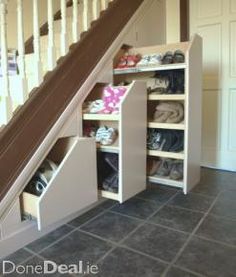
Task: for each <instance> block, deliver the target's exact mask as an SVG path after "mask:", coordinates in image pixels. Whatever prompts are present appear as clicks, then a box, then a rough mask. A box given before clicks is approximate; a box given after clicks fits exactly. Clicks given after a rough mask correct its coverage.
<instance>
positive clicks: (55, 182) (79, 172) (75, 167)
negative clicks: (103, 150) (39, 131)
mask: <svg viewBox="0 0 236 277" xmlns="http://www.w3.org/2000/svg"><path fill="white" fill-rule="evenodd" d="M85 157H86V158H85ZM47 159H50V160H52V161H53V162H54V163H55V164H57V165H58V168H57V169H56V171H55V172H54V174H53V177H52V178H51V180H50V181H49V183H48V184H47V187H46V189H45V190H44V191H43V193H42V194H41V195H40V196H36V195H34V194H32V193H30V192H26V191H25V192H23V194H22V197H21V206H22V211H23V212H24V213H27V214H30V215H32V216H33V217H35V218H36V219H37V222H38V228H39V230H41V229H42V228H44V227H46V226H48V225H50V224H53V223H55V222H57V221H59V220H61V219H63V218H65V217H67V216H69V215H71V214H73V213H75V212H78V211H79V210H82V209H84V208H85V207H86V206H89V205H91V204H92V203H94V202H96V201H97V186H96V146H95V142H94V139H91V138H78V137H69V138H61V139H59V140H58V141H57V142H56V144H55V145H54V147H53V148H52V150H51V151H50V153H49V154H48V156H47Z"/></svg>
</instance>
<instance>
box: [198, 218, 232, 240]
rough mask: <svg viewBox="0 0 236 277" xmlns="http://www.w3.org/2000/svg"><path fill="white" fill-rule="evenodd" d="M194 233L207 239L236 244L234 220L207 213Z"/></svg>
mask: <svg viewBox="0 0 236 277" xmlns="http://www.w3.org/2000/svg"><path fill="white" fill-rule="evenodd" d="M196 234H197V235H199V236H202V237H205V238H208V239H214V240H218V241H222V242H225V243H228V244H231V245H236V220H228V219H224V218H222V217H217V216H213V215H208V216H207V217H206V218H205V220H204V221H203V223H202V224H201V226H200V227H199V229H198V231H197V233H196Z"/></svg>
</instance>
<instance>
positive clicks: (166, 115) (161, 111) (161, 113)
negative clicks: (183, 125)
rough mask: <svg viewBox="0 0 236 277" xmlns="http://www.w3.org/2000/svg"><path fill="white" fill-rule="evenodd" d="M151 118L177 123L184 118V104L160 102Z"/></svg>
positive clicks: (161, 121) (162, 121) (160, 121)
mask: <svg viewBox="0 0 236 277" xmlns="http://www.w3.org/2000/svg"><path fill="white" fill-rule="evenodd" d="M153 119H154V121H155V122H159V123H164V122H165V123H179V122H181V121H183V119H184V106H183V104H181V103H180V102H171V101H166V102H164V101H163V102H160V103H159V104H158V105H157V106H156V111H155V113H154V116H153Z"/></svg>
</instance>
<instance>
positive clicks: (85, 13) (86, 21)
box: [83, 0, 90, 31]
mask: <svg viewBox="0 0 236 277" xmlns="http://www.w3.org/2000/svg"><path fill="white" fill-rule="evenodd" d="M83 5H84V9H83V25H84V26H83V29H84V31H88V29H89V23H90V22H89V4H88V0H83Z"/></svg>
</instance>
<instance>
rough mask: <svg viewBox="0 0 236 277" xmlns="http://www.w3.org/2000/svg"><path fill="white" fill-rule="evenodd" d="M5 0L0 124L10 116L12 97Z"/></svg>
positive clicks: (0, 18) (0, 2) (0, 5)
mask: <svg viewBox="0 0 236 277" xmlns="http://www.w3.org/2000/svg"><path fill="white" fill-rule="evenodd" d="M7 2H8V1H7V0H0V28H1V38H0V41H1V70H2V77H0V78H1V82H2V84H3V90H2V93H1V94H0V96H1V100H0V126H1V125H3V124H7V123H8V121H9V120H10V119H11V117H12V112H13V108H12V99H11V95H10V82H9V74H8V47H7V22H6V13H7Z"/></svg>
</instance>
